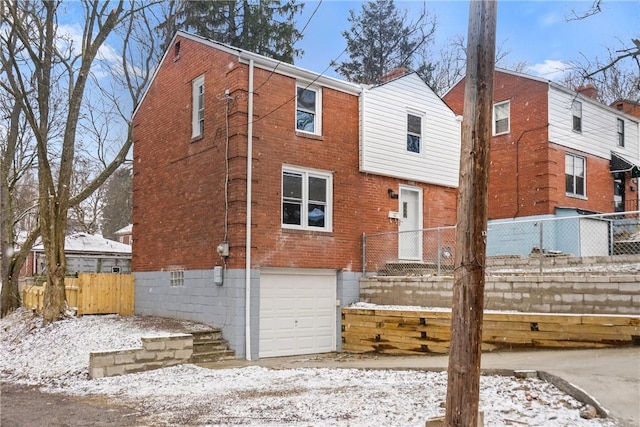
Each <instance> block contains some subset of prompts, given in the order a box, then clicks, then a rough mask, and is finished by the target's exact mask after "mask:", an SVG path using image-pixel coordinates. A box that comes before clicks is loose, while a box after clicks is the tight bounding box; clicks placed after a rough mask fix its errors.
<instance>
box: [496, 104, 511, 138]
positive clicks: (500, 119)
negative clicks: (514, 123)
mask: <svg viewBox="0 0 640 427" xmlns="http://www.w3.org/2000/svg"><path fill="white" fill-rule="evenodd" d="M510 130H511V102H510V101H504V102H499V103H497V104H494V105H493V134H494V135H501V134H503V133H509V131H510Z"/></svg>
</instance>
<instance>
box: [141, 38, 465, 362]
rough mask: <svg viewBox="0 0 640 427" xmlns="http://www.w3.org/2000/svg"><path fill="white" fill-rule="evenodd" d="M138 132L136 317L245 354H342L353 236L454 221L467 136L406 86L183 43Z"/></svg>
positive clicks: (358, 256)
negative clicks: (199, 329) (200, 327)
mask: <svg viewBox="0 0 640 427" xmlns="http://www.w3.org/2000/svg"><path fill="white" fill-rule="evenodd" d="M133 124H134V175H133V234H134V240H133V271H134V274H135V278H136V313H138V314H143V315H161V316H170V317H177V318H184V319H190V320H196V321H202V322H205V323H208V324H211V325H215V326H218V327H222V329H223V333H224V335H225V338H226V339H227V340H228V341H229V343H230V346H231V348H232V349H233V350H235V351H236V355H237V356H238V357H246V358H248V359H249V358H252V359H255V358H258V357H269V356H281V355H295V354H305V353H315V352H323V351H334V350H338V349H339V347H340V342H339V341H340V338H339V337H340V316H339V310H340V307H341V306H345V305H348V304H350V303H351V302H353V301H356V300H358V296H359V286H358V279H359V278H360V276H361V275H362V244H361V240H362V234H363V233H372V232H393V231H395V232H397V231H399V230H402V229H403V227H404V228H407V227H409V228H412V229H417V228H422V227H434V226H440V225H451V224H454V223H455V216H456V213H455V205H456V187H457V175H458V167H459V166H458V163H459V140H460V124H459V122H458V121H457V120H456V116H455V115H454V113H453V111H451V109H449V107H447V106H446V104H445V103H444V102H443V101H442V100H441V99H440V98H438V97H437V96H436V95H435V94H434V93H433V92H432V91H431V90H430V89H429V88H428V87H427V86H426V85H425V84H424V83H423V82H422V81H421V80H420V79H419V78H418V77H417V76H416V75H415V74H402V75H400V76H399V77H397V78H393V79H391V80H389V81H387V82H386V83H384V84H381V85H378V86H373V87H369V86H367V87H362V86H359V85H355V84H351V83H347V82H344V81H341V80H337V79H333V78H329V77H326V76H323V75H322V74H318V73H314V72H311V71H307V70H304V69H301V68H299V67H295V66H292V65H290V64H285V63H281V62H278V61H274V60H272V59H269V58H266V57H263V56H260V55H257V54H254V53H251V52H247V51H243V50H240V49H236V48H233V47H230V46H226V45H222V44H219V43H217V42H213V41H210V40H206V39H203V38H200V37H197V36H193V35H190V34H187V33H183V32H178V33H177V34H176V36H175V37H174V39H173V41H172V42H171V44H170V47H169V49H168V50H167V52H166V53H165V55H164V57H163V59H162V61H161V63H160V65H159V67H158V69H157V71H156V73H155V75H154V77H153V79H152V81H151V84H150V85H149V88H148V89H147V92H146V93H145V95H144V97H143V100H142V101H141V103H140V105H139V106H138V107H137V108H136V110H135V112H134V118H133ZM247 159H250V160H249V161H248V160H247ZM248 165H249V167H247V166H248ZM248 224H250V226H248ZM396 244H397V245H398V258H399V259H407V260H418V257H419V256H420V255H421V251H422V242H421V241H420V240H419V239H418V240H417V241H414V242H402V241H398V242H396Z"/></svg>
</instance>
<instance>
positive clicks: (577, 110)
mask: <svg viewBox="0 0 640 427" xmlns="http://www.w3.org/2000/svg"><path fill="white" fill-rule="evenodd" d="M571 115H572V116H573V130H574V131H576V132H582V102H580V101H573V104H571Z"/></svg>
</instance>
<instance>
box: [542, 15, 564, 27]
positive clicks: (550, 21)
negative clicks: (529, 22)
mask: <svg viewBox="0 0 640 427" xmlns="http://www.w3.org/2000/svg"><path fill="white" fill-rule="evenodd" d="M561 21H562V16H560V15H559V14H557V13H556V12H549V13H546V14H544V15H542V16H541V17H540V21H539V22H540V25H541V26H543V27H550V26H552V25H555V24H557V23H558V22H561Z"/></svg>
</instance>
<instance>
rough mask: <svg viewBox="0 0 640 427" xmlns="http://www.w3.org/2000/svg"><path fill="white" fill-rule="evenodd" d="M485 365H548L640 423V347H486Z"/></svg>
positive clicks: (346, 359) (379, 358)
mask: <svg viewBox="0 0 640 427" xmlns="http://www.w3.org/2000/svg"><path fill="white" fill-rule="evenodd" d="M447 364H448V357H447V356H428V355H425V356H387V355H359V354H344V353H339V354H335V353H332V354H324V355H309V356H294V357H278V358H270V359H262V360H259V361H252V362H249V361H240V360H230V361H224V362H217V363H215V364H208V365H204V366H207V367H211V368H224V367H230V366H246V365H259V366H265V367H272V368H301V367H314V368H315V367H326V368H385V369H410V368H414V369H415V368H419V369H429V368H433V369H442V368H446V367H447ZM482 368H483V369H509V370H519V369H529V370H536V371H545V372H548V373H550V374H553V375H555V376H558V377H560V378H562V379H564V380H566V381H568V382H569V383H571V384H573V385H574V386H576V387H578V388H580V389H582V390H583V391H585V392H586V393H587V394H589V395H590V396H591V397H593V398H594V399H595V400H596V401H598V402H599V403H600V404H601V405H602V406H604V407H605V408H606V409H607V410H609V411H610V413H611V416H612V417H614V418H616V419H617V420H618V421H619V422H620V425H621V426H624V427H639V426H640V347H631V348H620V349H601V350H556V351H541V350H533V351H518V352H515V351H514V352H500V353H483V354H482Z"/></svg>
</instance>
